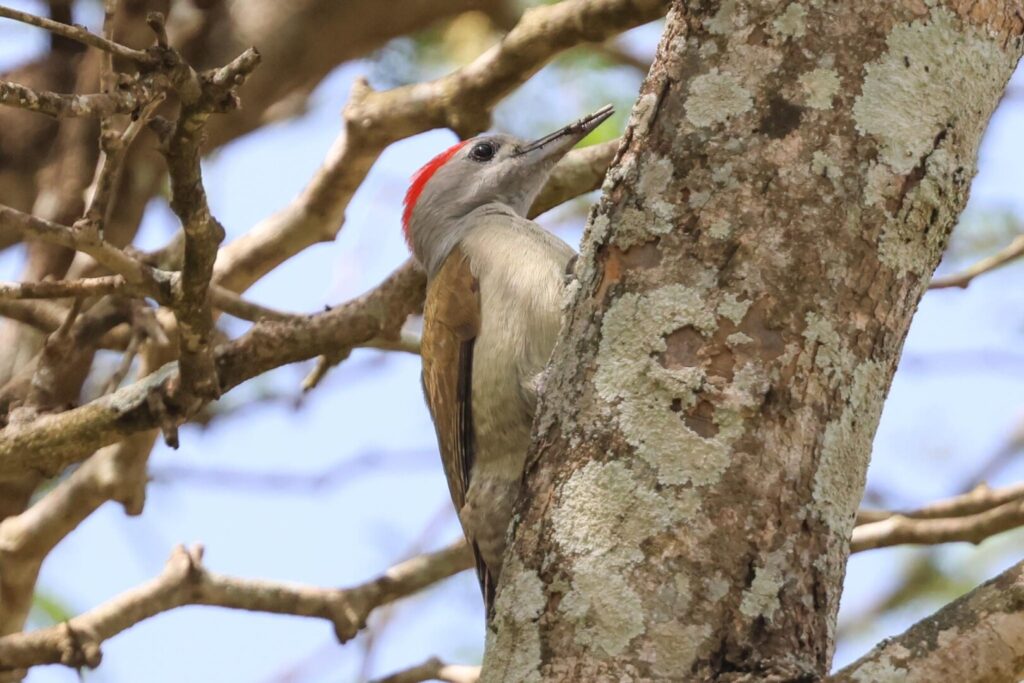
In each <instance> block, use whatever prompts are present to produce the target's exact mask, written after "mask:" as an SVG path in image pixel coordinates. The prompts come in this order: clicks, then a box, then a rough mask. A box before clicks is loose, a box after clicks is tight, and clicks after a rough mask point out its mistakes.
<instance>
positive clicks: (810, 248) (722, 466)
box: [482, 0, 1024, 681]
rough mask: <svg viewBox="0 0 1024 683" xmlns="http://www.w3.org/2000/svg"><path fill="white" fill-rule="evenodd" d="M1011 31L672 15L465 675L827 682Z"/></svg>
mask: <svg viewBox="0 0 1024 683" xmlns="http://www.w3.org/2000/svg"><path fill="white" fill-rule="evenodd" d="M1022 32H1024V16H1022V13H1021V7H1020V4H1019V2H1014V1H1012V0H1006V1H1003V2H999V1H995V0H993V1H991V2H962V1H960V0H950V1H947V2H937V1H932V0H928V1H925V2H922V1H920V0H906V1H904V2H898V3H876V2H873V1H869V0H855V1H850V2H843V3H837V2H823V1H820V0H818V1H812V2H767V1H766V2H741V1H738V0H723V1H722V2H720V3H697V2H689V3H682V2H679V3H676V4H675V5H674V7H673V9H672V11H671V13H670V15H669V19H668V24H667V27H666V32H665V35H664V36H663V39H662V42H661V45H660V48H659V51H658V55H657V59H656V62H655V64H654V66H653V68H652V70H651V72H650V74H649V76H648V78H647V80H646V82H645V84H644V86H643V88H642V91H641V96H640V99H639V101H638V103H637V105H636V108H635V110H634V112H633V115H632V119H631V122H630V125H629V127H628V129H627V132H626V135H625V136H624V138H623V144H622V147H621V148H620V152H619V155H618V157H617V161H616V163H615V164H614V165H613V168H612V170H611V171H610V172H609V175H608V178H607V180H606V182H605V185H604V191H603V198H602V201H601V203H600V204H599V206H598V207H596V209H595V211H594V212H593V213H592V215H591V218H590V221H589V224H588V230H587V234H586V237H585V239H584V245H583V253H582V254H581V257H580V260H579V263H578V266H577V270H576V276H577V283H576V284H575V285H574V286H573V288H572V297H571V302H570V303H569V308H568V321H567V325H566V328H565V329H563V340H562V343H560V345H559V346H558V347H557V348H556V350H555V353H554V356H553V359H552V366H551V369H550V375H549V378H548V380H547V383H546V393H545V396H544V400H543V402H542V405H541V408H540V410H539V414H538V420H537V424H536V439H535V441H536V444H535V453H534V457H533V459H532V466H531V469H530V471H529V473H528V475H527V483H526V488H527V492H528V495H524V496H523V500H522V501H521V504H520V510H519V514H518V516H517V523H516V524H515V526H514V529H513V532H512V533H514V535H515V539H514V545H513V546H512V548H511V549H510V553H509V556H508V557H507V558H506V565H505V566H506V569H505V571H504V572H503V574H502V585H501V586H500V587H499V595H498V599H497V604H496V610H495V617H494V620H493V623H492V625H491V627H492V631H491V634H490V638H489V642H488V647H487V652H486V655H485V662H484V672H483V679H482V680H486V681H567V680H573V681H577V680H718V681H739V680H758V681H765V680H786V681H793V680H805V681H809V680H817V679H819V678H820V677H822V676H825V675H827V673H828V671H829V667H830V663H831V659H832V653H833V640H834V627H835V617H836V611H837V608H838V603H839V596H840V592H841V587H842V583H843V575H844V571H845V567H846V560H847V556H848V553H849V547H850V533H851V530H852V528H853V524H854V514H855V512H856V509H857V505H858V502H859V501H860V498H861V494H862V489H863V484H864V476H865V471H866V468H867V464H868V460H869V456H870V447H871V440H872V437H873V435H874V431H875V428H876V426H877V422H878V418H879V413H880V410H881V406H882V402H883V398H884V396H885V394H886V391H887V389H888V386H889V383H890V380H891V377H892V374H893V371H894V368H895V365H896V362H897V359H898V357H899V354H900V350H901V347H902V344H903V340H904V336H905V334H906V332H907V328H908V326H909V323H910V319H911V316H912V315H913V313H914V310H915V307H916V306H917V303H918V301H919V299H920V297H921V296H922V294H923V292H924V290H925V288H926V286H927V283H928V278H929V276H930V274H931V273H932V271H933V269H934V268H935V266H936V265H937V263H938V261H939V258H940V256H941V254H942V250H943V247H944V245H945V244H946V240H947V237H948V235H949V233H950V230H951V229H952V227H953V224H954V223H955V221H956V219H957V217H958V215H959V213H960V211H961V210H962V208H963V206H964V203H965V201H966V198H967V191H968V187H969V184H970V181H971V178H972V176H973V175H974V171H975V158H976V155H977V150H978V145H979V141H980V138H981V134H982V131H983V130H984V127H985V124H986V123H987V121H988V118H989V115H990V114H991V112H992V110H993V108H994V107H995V105H996V103H997V101H998V100H999V98H1000V96H1001V94H1002V92H1003V89H1004V87H1005V84H1006V81H1007V79H1008V78H1009V76H1010V74H1011V72H1012V70H1013V68H1014V66H1015V64H1016V63H1017V61H1018V59H1019V58H1020V55H1021V49H1022V39H1021V34H1022ZM1017 640H1018V641H1019V639H1017ZM1017 646H1021V645H1020V643H1019V642H1018V643H1017ZM908 651H909V650H908ZM1019 655H1020V653H1019V652H1016V653H1015V656H1017V657H1018V659H1017V662H1019V661H1020V660H1019ZM899 666H902V664H900V665H899ZM899 666H896V668H894V670H893V676H895V677H890V678H889V679H886V680H890V679H891V680H902V679H901V678H900V671H901V669H900V668H899ZM872 680H875V679H872ZM949 680H954V679H949ZM956 680H960V679H956ZM964 680H966V679H964Z"/></svg>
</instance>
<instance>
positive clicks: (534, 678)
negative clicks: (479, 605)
mask: <svg viewBox="0 0 1024 683" xmlns="http://www.w3.org/2000/svg"><path fill="white" fill-rule="evenodd" d="M504 571H505V572H507V574H506V575H507V576H509V577H511V578H510V580H509V581H508V583H506V584H505V585H504V586H503V587H502V589H501V592H500V593H498V597H497V600H496V601H495V606H494V613H495V615H496V616H495V620H496V621H495V624H494V628H493V629H491V630H489V631H488V633H487V640H488V641H489V642H488V643H487V647H486V649H485V652H484V666H483V672H484V676H483V677H481V679H480V682H481V683H486V682H487V681H524V683H537V682H539V681H540V680H541V676H540V664H541V650H540V630H539V628H538V626H537V619H538V617H540V615H541V614H542V613H543V612H544V607H545V604H546V601H545V598H544V584H543V582H542V581H541V579H540V577H539V576H537V573H536V572H535V571H533V570H530V569H527V568H525V567H524V566H523V565H522V562H521V561H520V560H519V558H518V557H516V556H513V557H512V558H510V559H509V560H508V561H507V562H506V564H505V569H504Z"/></svg>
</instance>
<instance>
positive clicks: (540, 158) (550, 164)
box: [402, 104, 614, 275]
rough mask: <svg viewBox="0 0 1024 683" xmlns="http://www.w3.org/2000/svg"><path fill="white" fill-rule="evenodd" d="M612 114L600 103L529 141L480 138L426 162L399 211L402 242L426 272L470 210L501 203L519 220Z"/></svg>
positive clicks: (466, 223) (464, 226) (463, 226)
mask: <svg viewBox="0 0 1024 683" xmlns="http://www.w3.org/2000/svg"><path fill="white" fill-rule="evenodd" d="M613 111H614V109H613V108H612V106H611V105H610V104H609V105H605V106H604V107H601V108H600V109H598V110H597V111H595V112H594V113H593V114H589V115H587V116H584V117H583V118H581V119H579V120H577V121H574V122H573V123H570V124H569V125H568V126H565V127H564V128H560V129H558V130H556V131H555V132H553V133H551V134H549V135H545V136H544V137H542V138H540V139H538V140H534V141H533V142H527V141H525V140H520V139H518V138H515V137H512V136H510V135H480V136H477V137H474V138H470V139H468V140H463V141H462V142H459V143H458V144H455V145H453V146H452V147H449V148H448V149H447V150H445V151H444V152H442V153H441V154H438V155H437V156H436V157H434V158H433V159H431V160H430V161H429V162H427V163H426V164H425V165H424V166H423V168H421V169H420V170H419V171H417V172H416V175H414V176H413V178H412V182H411V183H410V185H409V190H408V192H406V195H405V202H404V206H405V210H404V211H403V213H402V227H403V229H404V230H405V238H406V241H407V242H408V243H409V246H410V247H411V248H412V252H413V255H414V256H415V257H416V259H417V260H418V261H419V262H420V263H421V264H422V265H423V267H424V268H426V270H427V273H428V274H429V275H433V274H434V273H435V272H436V270H437V268H439V267H440V265H441V263H442V262H443V261H444V258H445V257H446V256H447V255H448V253H449V252H450V251H451V250H452V248H453V247H454V246H455V245H456V244H458V242H459V240H461V239H462V238H463V237H464V236H465V234H466V231H467V230H469V229H470V228H471V227H472V223H473V218H474V217H473V216H470V214H471V213H473V212H474V211H476V209H479V208H481V207H486V206H488V205H501V206H504V207H507V209H510V210H512V211H513V212H514V213H516V214H518V215H520V216H524V217H525V216H526V212H527V211H528V210H529V208H530V205H531V204H533V200H534V199H535V198H536V197H537V195H538V194H539V193H540V191H541V188H543V187H544V183H545V182H546V181H547V179H548V176H549V175H550V174H551V170H552V169H553V168H554V167H555V164H556V163H557V162H558V160H559V159H561V158H562V157H563V156H565V153H566V152H568V151H569V150H570V149H572V148H573V147H574V146H575V145H576V143H577V142H579V141H580V140H582V139H583V138H584V137H585V136H586V135H587V133H589V132H590V131H592V130H594V129H595V128H596V127H597V126H598V125H600V124H601V122H603V121H604V120H605V119H607V118H608V117H609V116H611V115H612V113H613ZM478 215H479V214H477V216H478Z"/></svg>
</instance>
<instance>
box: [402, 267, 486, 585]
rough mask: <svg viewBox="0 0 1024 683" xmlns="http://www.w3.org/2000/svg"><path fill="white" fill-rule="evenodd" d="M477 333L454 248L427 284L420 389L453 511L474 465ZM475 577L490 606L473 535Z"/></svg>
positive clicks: (468, 276)
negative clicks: (474, 351) (428, 413)
mask: <svg viewBox="0 0 1024 683" xmlns="http://www.w3.org/2000/svg"><path fill="white" fill-rule="evenodd" d="M479 333H480V287H479V282H478V281H477V279H476V278H475V277H474V276H473V273H472V271H471V270H470V267H469V259H467V258H466V256H465V254H463V253H462V251H461V250H460V249H459V248H458V247H456V248H455V249H453V250H452V253H451V254H449V256H448V257H447V258H446V259H445V262H444V263H443V264H442V265H441V268H440V269H439V270H438V272H437V275H435V276H434V277H433V278H432V279H431V281H430V285H429V286H428V288H427V301H426V305H425V306H424V309H423V335H422V338H421V341H420V348H421V353H422V357H423V390H424V393H425V394H426V397H427V405H428V406H429V408H430V414H431V416H432V417H433V418H434V428H435V429H436V431H437V442H438V445H439V446H440V448H441V462H442V464H443V465H444V473H445V476H446V477H447V478H448V490H449V491H450V492H451V496H452V503H454V504H455V510H456V512H461V511H462V506H463V505H464V504H465V502H466V491H467V490H468V489H469V477H470V474H471V472H472V469H473V458H474V450H475V448H476V436H475V432H474V429H473V393H472V390H473V344H474V343H475V342H476V337H477V335H478V334H479ZM468 540H469V542H470V545H471V546H472V547H473V554H474V555H475V557H476V566H477V576H478V577H479V579H480V586H481V588H482V589H483V592H484V599H485V601H486V602H487V603H488V605H490V603H491V602H492V600H493V597H494V595H493V594H494V587H493V581H492V580H491V576H490V574H489V572H488V571H487V567H486V566H485V565H484V564H483V561H482V560H481V557H480V552H479V550H478V549H477V546H476V543H475V542H474V540H473V539H472V538H469V539H468Z"/></svg>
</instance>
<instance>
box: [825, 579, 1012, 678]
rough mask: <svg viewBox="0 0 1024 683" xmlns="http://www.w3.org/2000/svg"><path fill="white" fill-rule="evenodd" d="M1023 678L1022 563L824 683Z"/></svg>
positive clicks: (878, 647)
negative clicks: (827, 682)
mask: <svg viewBox="0 0 1024 683" xmlns="http://www.w3.org/2000/svg"><path fill="white" fill-rule="evenodd" d="M1022 674H1024V563H1020V564H1017V565H1014V566H1013V567H1011V568H1010V569H1008V570H1007V571H1005V572H1003V573H1002V574H1000V575H999V576H998V577H996V578H995V579H992V580H991V581H988V582H987V583H985V584H983V585H981V586H979V587H978V588H975V589H974V590H973V591H971V592H970V593H968V594H967V595H965V596H963V597H962V598H960V599H959V600H956V601H955V602H952V603H950V604H949V605H946V606H945V607H943V608H942V609H941V610H939V611H938V612H936V613H935V614H934V615H932V616H930V617H927V618H926V619H923V620H922V621H919V622H918V623H917V624H915V625H914V626H912V627H910V629H908V630H907V631H906V632H904V633H903V634H902V635H899V636H896V637H895V638H887V639H886V640H884V641H882V642H881V643H880V644H879V645H877V646H876V647H875V648H874V649H873V650H872V651H871V652H869V653H868V654H866V655H864V656H863V657H861V658H860V659H858V660H857V661H856V662H854V663H853V664H850V665H849V666H847V667H846V668H844V669H842V670H841V671H839V672H838V673H836V674H835V675H833V676H830V677H829V678H828V679H827V680H828V681H829V683H855V682H857V681H881V680H888V681H908V682H912V681H922V682H923V681H1017V680H1020V678H1021V675H1022Z"/></svg>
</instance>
